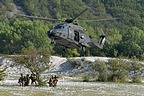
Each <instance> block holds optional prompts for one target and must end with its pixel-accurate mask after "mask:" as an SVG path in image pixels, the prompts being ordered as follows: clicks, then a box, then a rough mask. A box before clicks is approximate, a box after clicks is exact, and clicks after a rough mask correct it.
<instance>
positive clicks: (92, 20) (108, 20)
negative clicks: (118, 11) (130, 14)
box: [78, 18, 120, 22]
mask: <svg viewBox="0 0 144 96" xmlns="http://www.w3.org/2000/svg"><path fill="white" fill-rule="evenodd" d="M116 19H120V18H109V19H98V20H78V21H83V22H99V21H109V20H116Z"/></svg>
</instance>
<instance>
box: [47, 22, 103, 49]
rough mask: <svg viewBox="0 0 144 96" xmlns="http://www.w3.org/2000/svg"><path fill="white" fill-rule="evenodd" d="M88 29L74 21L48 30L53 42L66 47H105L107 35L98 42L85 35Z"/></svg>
mask: <svg viewBox="0 0 144 96" xmlns="http://www.w3.org/2000/svg"><path fill="white" fill-rule="evenodd" d="M85 31H86V29H84V28H83V27H81V26H79V25H75V24H73V23H62V24H58V25H55V26H53V27H52V28H51V29H50V31H48V36H49V37H50V38H51V39H52V41H53V42H56V43H58V44H60V45H62V46H64V47H66V48H71V49H74V48H82V51H85V48H86V47H91V46H96V47H98V48H103V45H104V41H105V35H101V36H100V40H99V42H98V43H96V42H95V41H94V40H92V38H91V37H90V36H89V37H88V36H86V35H85Z"/></svg>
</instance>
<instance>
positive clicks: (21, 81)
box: [18, 74, 24, 86]
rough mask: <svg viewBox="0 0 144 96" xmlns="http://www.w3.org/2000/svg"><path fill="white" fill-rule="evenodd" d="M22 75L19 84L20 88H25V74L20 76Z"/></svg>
mask: <svg viewBox="0 0 144 96" xmlns="http://www.w3.org/2000/svg"><path fill="white" fill-rule="evenodd" d="M20 75H21V77H20V78H19V80H18V83H19V84H20V86H24V76H23V74H20Z"/></svg>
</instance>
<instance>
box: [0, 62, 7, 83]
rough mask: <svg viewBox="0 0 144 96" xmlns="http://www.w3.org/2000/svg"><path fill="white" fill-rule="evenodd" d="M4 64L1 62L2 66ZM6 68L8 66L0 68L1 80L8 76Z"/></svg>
mask: <svg viewBox="0 0 144 96" xmlns="http://www.w3.org/2000/svg"><path fill="white" fill-rule="evenodd" d="M1 65H2V64H0V66H1ZM5 70H6V68H4V69H3V68H0V81H1V80H3V79H4V77H5V76H6V74H5Z"/></svg>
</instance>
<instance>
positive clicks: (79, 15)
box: [72, 7, 89, 20]
mask: <svg viewBox="0 0 144 96" xmlns="http://www.w3.org/2000/svg"><path fill="white" fill-rule="evenodd" d="M88 9H89V8H88V7H87V8H85V9H84V10H83V11H82V12H80V13H79V14H78V15H77V16H75V17H74V18H72V20H75V19H76V18H78V17H79V16H80V15H81V14H83V13H84V12H86V11H87V10H88Z"/></svg>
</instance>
